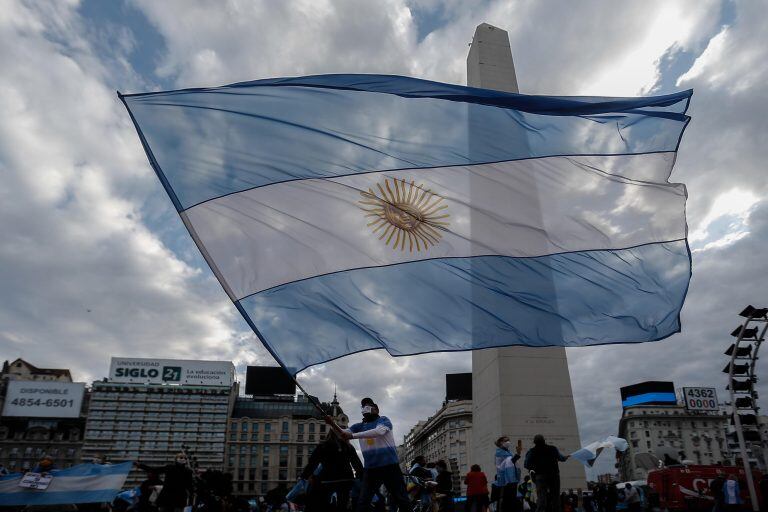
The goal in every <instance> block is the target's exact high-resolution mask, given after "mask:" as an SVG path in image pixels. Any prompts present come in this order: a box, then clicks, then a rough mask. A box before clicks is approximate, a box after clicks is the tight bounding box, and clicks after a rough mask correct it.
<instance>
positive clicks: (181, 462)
mask: <svg viewBox="0 0 768 512" xmlns="http://www.w3.org/2000/svg"><path fill="white" fill-rule="evenodd" d="M136 467H138V468H139V469H142V470H144V471H146V472H148V473H154V474H155V475H165V478H164V479H163V490H162V491H160V495H159V496H158V497H157V502H156V503H155V504H156V505H157V506H158V507H159V509H160V512H182V511H183V510H184V507H186V506H187V503H188V502H189V499H190V498H191V495H192V489H193V486H194V475H193V474H192V470H191V469H189V468H188V467H187V456H186V455H184V454H183V453H179V454H178V455H176V461H175V462H174V463H173V464H167V465H165V466H159V467H152V466H147V465H146V464H136Z"/></svg>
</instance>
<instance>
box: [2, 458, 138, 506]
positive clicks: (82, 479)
mask: <svg viewBox="0 0 768 512" xmlns="http://www.w3.org/2000/svg"><path fill="white" fill-rule="evenodd" d="M132 466H133V462H123V463H121V464H109V465H100V464H80V465H78V466H72V467H71V468H67V469H54V470H53V471H51V472H50V474H51V475H52V476H53V479H52V480H51V482H50V484H49V485H48V488H47V489H45V490H42V489H28V488H24V487H20V486H19V482H21V479H22V477H23V476H24V475H22V474H21V473H14V474H11V475H7V476H2V477H0V505H8V506H12V505H14V506H20V505H68V504H72V503H109V502H111V501H112V500H113V499H114V497H115V496H116V495H117V493H118V492H120V488H122V487H123V484H124V483H125V479H126V477H127V476H128V472H129V471H130V470H131V467H132Z"/></svg>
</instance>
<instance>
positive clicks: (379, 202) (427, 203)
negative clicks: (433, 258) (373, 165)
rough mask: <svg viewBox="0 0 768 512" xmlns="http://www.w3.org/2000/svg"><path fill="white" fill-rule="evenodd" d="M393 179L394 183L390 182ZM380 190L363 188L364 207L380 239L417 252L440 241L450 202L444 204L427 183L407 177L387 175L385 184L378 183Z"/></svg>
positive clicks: (371, 225) (369, 225) (394, 247)
mask: <svg viewBox="0 0 768 512" xmlns="http://www.w3.org/2000/svg"><path fill="white" fill-rule="evenodd" d="M390 182H391V184H390ZM376 188H377V189H378V194H377V192H375V191H374V190H373V189H371V188H369V189H368V191H362V192H360V195H362V196H363V200H362V201H360V205H361V206H360V208H362V209H363V211H365V212H367V213H366V215H365V216H366V217H368V218H371V219H372V220H371V221H370V222H369V223H368V227H370V228H373V232H374V233H377V234H378V233H380V234H379V240H384V239H385V238H386V240H385V241H384V243H385V244H386V245H390V243H392V249H398V247H399V249H400V250H401V251H404V250H405V247H406V245H407V246H408V250H409V251H410V252H413V249H414V247H415V248H416V250H417V251H421V250H422V249H423V250H425V251H426V250H427V249H429V246H431V245H432V246H434V245H437V244H438V243H440V239H441V238H442V237H443V235H442V234H441V231H444V230H445V229H446V228H445V226H447V225H448V222H447V221H445V220H444V219H447V218H448V217H449V214H448V213H446V212H445V210H446V209H447V208H448V205H447V204H443V198H442V197H440V196H438V195H437V194H435V193H434V192H432V191H431V190H429V189H425V188H424V185H423V184H422V185H416V182H415V181H411V182H410V183H408V182H406V181H405V180H401V179H397V178H392V179H389V178H387V179H385V180H384V184H383V185H382V184H381V183H377V184H376Z"/></svg>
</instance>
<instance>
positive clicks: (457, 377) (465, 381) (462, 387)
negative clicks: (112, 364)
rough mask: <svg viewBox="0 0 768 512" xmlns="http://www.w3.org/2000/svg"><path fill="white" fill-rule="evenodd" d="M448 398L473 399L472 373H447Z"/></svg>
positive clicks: (446, 390)
mask: <svg viewBox="0 0 768 512" xmlns="http://www.w3.org/2000/svg"><path fill="white" fill-rule="evenodd" d="M445 399H446V400H472V373H447V374H445Z"/></svg>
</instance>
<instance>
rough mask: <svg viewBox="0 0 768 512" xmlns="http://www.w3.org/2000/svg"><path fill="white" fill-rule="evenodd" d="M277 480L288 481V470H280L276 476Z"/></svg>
mask: <svg viewBox="0 0 768 512" xmlns="http://www.w3.org/2000/svg"><path fill="white" fill-rule="evenodd" d="M277 479H278V480H288V470H287V469H281V470H280V471H279V472H278V474H277Z"/></svg>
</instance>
